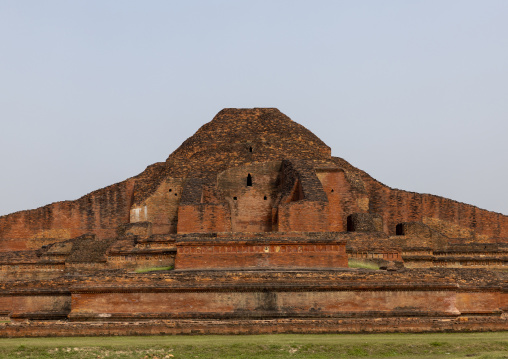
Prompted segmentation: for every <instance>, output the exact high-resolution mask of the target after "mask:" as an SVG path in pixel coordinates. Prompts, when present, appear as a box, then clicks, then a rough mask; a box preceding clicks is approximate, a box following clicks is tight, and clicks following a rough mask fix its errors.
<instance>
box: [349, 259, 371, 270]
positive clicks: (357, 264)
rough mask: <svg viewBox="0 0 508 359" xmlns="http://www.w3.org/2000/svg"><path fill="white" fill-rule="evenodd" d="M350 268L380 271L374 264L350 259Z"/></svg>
mask: <svg viewBox="0 0 508 359" xmlns="http://www.w3.org/2000/svg"><path fill="white" fill-rule="evenodd" d="M348 266H349V268H363V269H375V270H378V269H379V266H378V265H377V264H376V263H374V262H369V261H360V260H358V259H350V260H349V261H348Z"/></svg>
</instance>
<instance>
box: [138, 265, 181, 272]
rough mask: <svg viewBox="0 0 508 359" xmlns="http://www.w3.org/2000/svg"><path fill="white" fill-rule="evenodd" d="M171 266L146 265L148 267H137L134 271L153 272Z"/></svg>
mask: <svg viewBox="0 0 508 359" xmlns="http://www.w3.org/2000/svg"><path fill="white" fill-rule="evenodd" d="M172 269H173V267H171V266H170V267H148V268H138V269H136V270H135V271H134V272H136V273H146V272H154V271H158V270H172Z"/></svg>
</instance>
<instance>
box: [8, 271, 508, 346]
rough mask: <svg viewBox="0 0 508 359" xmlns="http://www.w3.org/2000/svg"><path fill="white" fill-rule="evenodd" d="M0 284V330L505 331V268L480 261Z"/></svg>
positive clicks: (507, 321) (83, 277)
mask: <svg viewBox="0 0 508 359" xmlns="http://www.w3.org/2000/svg"><path fill="white" fill-rule="evenodd" d="M0 289H1V291H0V312H2V313H9V317H10V318H11V320H13V321H17V322H16V323H14V322H13V323H8V324H5V325H3V327H2V328H3V329H5V330H2V333H4V334H0V335H4V336H15V335H18V334H15V331H19V333H22V332H23V333H25V334H19V336H32V335H33V336H39V335H40V336H44V335H109V334H114V335H135V334H154V333H155V334H179V333H180V334H183V333H186V334H189V333H190V334H192V333H205V334H213V333H215V334H220V333H223V334H234V333H246V334H247V333H252V334H254V333H271V332H276V333H278V332H288V333H332V332H369V331H378V332H382V331H386V332H390V331H408V332H409V331H446V330H459V331H460V330H465V331H469V330H508V290H507V289H508V288H507V285H506V280H505V275H504V273H501V272H500V273H493V272H491V271H486V270H458V269H457V270H453V269H439V270H437V269H436V270H433V269H414V270H400V271H384V270H377V271H375V270H355V269H340V270H313V271H309V270H307V271H303V270H287V269H280V270H257V271H234V270H203V271H197V270H194V271H190V270H184V271H165V272H151V273H143V274H139V273H122V272H114V273H107V272H97V273H95V274H94V275H81V276H76V275H69V276H62V277H60V278H58V279H54V280H52V281H47V282H43V281H27V282H20V281H17V282H11V283H3V284H2V286H1V287H0ZM57 319H60V321H56V320H57ZM482 326H483V327H482ZM48 328H49V329H48ZM154 328H157V329H154ZM154 330H155V332H154ZM72 332H75V333H76V334H73V333H72ZM58 333H61V334H58ZM80 333H81V334H80ZM108 333H109V334H108Z"/></svg>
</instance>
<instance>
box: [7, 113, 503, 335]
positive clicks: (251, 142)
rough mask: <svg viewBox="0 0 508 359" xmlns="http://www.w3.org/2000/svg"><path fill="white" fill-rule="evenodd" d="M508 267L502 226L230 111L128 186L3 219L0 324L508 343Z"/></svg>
mask: <svg viewBox="0 0 508 359" xmlns="http://www.w3.org/2000/svg"><path fill="white" fill-rule="evenodd" d="M352 262H356V263H357V264H358V263H360V265H361V264H371V265H377V266H378V267H380V268H381V269H380V270H366V269H351V268H348V267H349V266H348V263H352ZM507 263H508V217H507V216H504V215H502V214H499V213H494V212H489V211H486V210H483V209H479V208H477V207H474V206H471V205H467V204H463V203H459V202H456V201H453V200H449V199H446V198H442V197H438V196H432V195H428V194H418V193H412V192H406V191H402V190H396V189H392V188H390V187H388V186H385V185H384V184H382V183H380V182H378V181H376V180H375V179H373V178H372V177H370V176H369V175H368V174H367V173H365V172H363V171H361V170H359V169H357V168H355V167H353V166H352V165H350V164H349V163H348V162H346V161H345V160H343V159H341V158H338V157H333V156H332V155H331V151H330V148H329V147H328V146H327V145H326V144H325V143H323V142H322V141H321V140H320V139H319V138H318V137H316V136H315V135H314V134H313V133H312V132H310V131H309V130H307V129H306V128H304V127H303V126H301V125H299V124H297V123H295V122H293V121H292V120H291V119H290V118H288V117H287V116H285V115H284V114H282V113H281V112H280V111H278V110H277V109H272V108H255V109H224V110H222V111H221V112H219V113H218V114H217V115H216V116H215V118H214V119H213V120H212V121H211V122H209V123H207V124H205V125H204V126H203V127H201V128H200V129H199V130H198V131H197V132H196V133H195V134H194V135H193V136H192V137H190V138H189V139H187V140H186V141H185V142H184V143H183V144H182V145H181V146H180V147H179V148H178V149H177V150H176V151H175V152H173V153H172V154H171V155H170V156H169V157H168V158H167V160H166V161H165V162H162V163H156V164H153V165H151V166H149V167H147V169H146V170H145V171H144V172H142V173H141V174H139V175H138V176H135V177H132V178H129V179H127V180H125V181H123V182H120V183H117V184H114V185H111V186H109V187H106V188H103V189H100V190H98V191H95V192H92V193H90V194H88V195H86V196H84V197H82V198H80V199H78V200H75V201H65V202H58V203H53V204H50V205H48V206H45V207H41V208H38V209H35V210H29V211H21V212H16V213H13V214H10V215H7V216H3V217H0V265H1V271H0V280H1V281H0V285H1V286H2V291H1V292H0V316H1V315H3V316H5V317H7V318H9V319H10V320H11V321H12V323H8V324H4V327H5V328H4V331H3V333H4V336H15V335H18V336H19V335H68V334H69V331H70V330H71V329H69V328H73V329H72V330H73V331H74V332H75V333H76V334H78V335H79V334H83V335H94V334H97V335H103V334H108V333H109V334H111V333H114V334H133V333H138V334H149V333H152V332H153V330H156V332H157V333H187V332H200V333H214V332H220V333H240V332H252V333H262V332H273V331H279V332H288V331H299V332H337V331H364V330H365V331H386V330H389V331H392V330H396V328H397V327H398V326H401V327H403V329H401V330H407V331H421V330H425V331H428V330H481V329H482V328H483V330H506V329H508V321H507V316H508V315H507V313H508V284H507V274H506V271H503V270H502V269H503V268H506V265H507ZM147 268H150V269H151V270H148V272H146V273H140V271H141V272H145V271H146V270H147ZM155 269H164V270H161V271H155ZM415 318H416V319H415ZM373 319H376V321H373ZM27 320H29V321H30V324H29V325H27V324H26V323H25V322H26V321H27ZM90 321H100V322H101V323H102V324H101V325H99V326H98V325H94V326H91V325H89V324H87V323H90ZM132 321H135V322H136V323H138V324H137V327H136V329H135V330H136V331H133V330H134V329H132V328H131V327H128V326H127V324H126V323H128V322H132ZM436 323H437V324H436ZM154 328H155V329H154ZM16 333H17V334H16ZM55 333H57V334H55ZM58 333H59V334H58Z"/></svg>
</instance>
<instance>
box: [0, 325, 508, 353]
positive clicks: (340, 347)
mask: <svg viewBox="0 0 508 359" xmlns="http://www.w3.org/2000/svg"><path fill="white" fill-rule="evenodd" d="M0 357H1V358H55V359H59V358H62V359H63V358H147V359H148V358H150V359H155V358H158V359H163V358H165V359H170V358H171V359H173V358H175V359H176V358H196V359H205V358H206V359H211V358H214V359H217V358H221V359H222V358H226V359H229V358H253V359H265V358H274V359H281V358H302V359H303V358H310V359H324V358H398V359H402V358H404V359H406V358H407V359H409V358H421V359H423V358H437V359H440V358H454V359H455V358H473V359H488V358H491V359H501V358H508V333H507V332H496V333H444V334H443V333H441V334H435V333H433V334H325V335H321V334H320V335H317V334H315V335H312V334H310V335H301V334H278V335H246V336H240V335H238V336H159V337H154V336H152V337H83V338H32V339H26V338H20V339H0Z"/></svg>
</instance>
